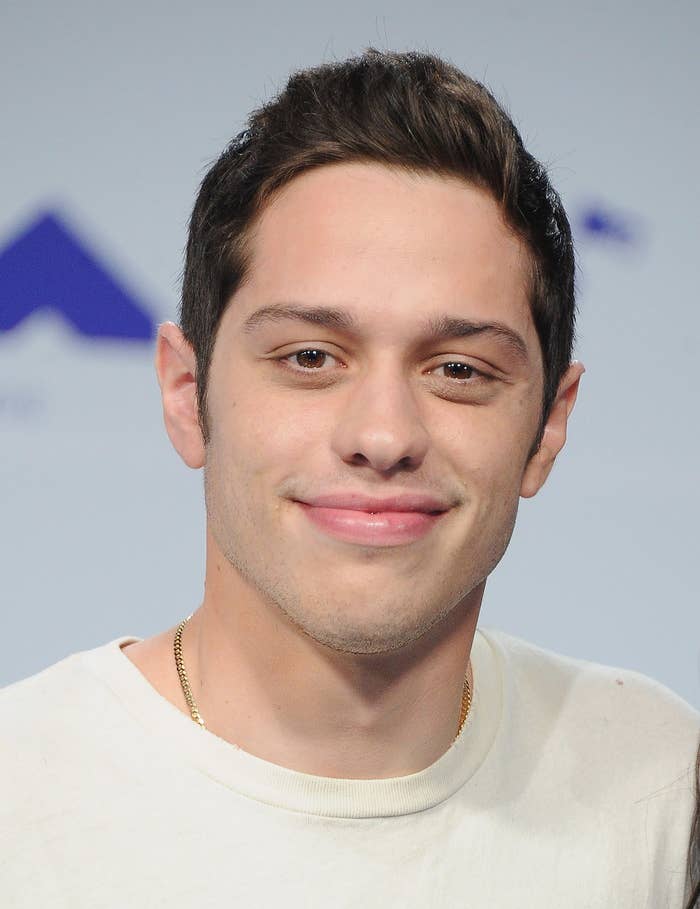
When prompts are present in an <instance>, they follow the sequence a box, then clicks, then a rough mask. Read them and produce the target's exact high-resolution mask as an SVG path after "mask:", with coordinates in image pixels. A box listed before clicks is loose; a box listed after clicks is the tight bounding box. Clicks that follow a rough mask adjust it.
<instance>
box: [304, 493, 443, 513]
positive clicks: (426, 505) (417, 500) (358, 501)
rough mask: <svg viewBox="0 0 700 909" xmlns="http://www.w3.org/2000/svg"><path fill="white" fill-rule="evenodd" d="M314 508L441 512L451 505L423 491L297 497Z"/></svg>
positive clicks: (326, 494)
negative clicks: (372, 494) (371, 494)
mask: <svg viewBox="0 0 700 909" xmlns="http://www.w3.org/2000/svg"><path fill="white" fill-rule="evenodd" d="M297 501H298V502H302V503H304V504H305V505H314V506H315V507H316V508H345V509H347V510H348V511H370V512H380V511H424V512H426V513H429V512H442V511H447V510H448V509H449V508H451V507H452V506H451V505H450V504H448V503H447V502H445V501H444V500H443V499H436V498H435V497H434V496H431V495H426V494H424V493H413V492H411V493H395V494H394V495H390V496H382V497H381V498H379V497H378V496H367V495H364V494H363V493H359V492H331V493H325V494H324V495H319V496H309V497H307V498H304V499H297Z"/></svg>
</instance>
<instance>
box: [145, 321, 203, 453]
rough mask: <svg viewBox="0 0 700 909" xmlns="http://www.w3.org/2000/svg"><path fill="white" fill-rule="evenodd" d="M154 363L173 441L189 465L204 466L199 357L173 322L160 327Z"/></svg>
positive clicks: (165, 417)
mask: <svg viewBox="0 0 700 909" xmlns="http://www.w3.org/2000/svg"><path fill="white" fill-rule="evenodd" d="M155 367H156V373H157V375H158V383H159V385H160V390H161V397H162V400H163V419H164V421H165V428H166V429H167V431H168V436H169V437H170V441H171V442H172V443H173V446H174V448H175V450H176V451H177V453H178V454H179V455H180V457H181V458H182V460H183V461H184V462H185V464H187V466H188V467H193V468H199V467H203V466H204V456H205V451H204V440H203V438H202V430H201V427H200V425H199V414H198V409H197V384H196V379H195V376H196V369H197V361H196V357H195V355H194V351H193V350H192V346H191V345H190V344H189V342H188V341H187V340H186V339H185V337H184V335H183V334H182V331H181V330H180V329H179V328H178V326H177V325H175V323H174V322H164V323H163V324H162V325H161V326H160V327H159V329H158V338H157V340H156V356H155Z"/></svg>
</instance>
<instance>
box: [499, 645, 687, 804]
mask: <svg viewBox="0 0 700 909" xmlns="http://www.w3.org/2000/svg"><path fill="white" fill-rule="evenodd" d="M482 633H483V634H484V637H485V638H486V640H487V641H488V643H489V644H490V645H491V647H492V649H493V651H494V653H495V654H496V657H497V659H498V660H499V661H500V664H501V671H502V677H503V685H504V706H505V709H506V710H508V711H509V713H510V715H511V718H512V720H513V723H514V725H515V726H516V728H520V729H521V732H522V734H523V735H524V736H525V737H526V738H529V739H530V741H532V742H537V744H538V747H541V748H543V749H545V750H547V749H549V750H552V751H553V752H554V753H555V754H556V758H555V759H554V760H556V761H558V762H559V764H560V765H561V764H563V765H564V766H566V765H568V766H569V768H570V771H571V772H572V773H573V772H575V773H577V774H578V775H579V779H580V782H581V785H583V784H584V782H585V780H586V779H587V778H593V777H595V779H596V786H597V787H598V788H599V787H600V784H601V777H603V776H605V777H606V778H607V779H608V780H609V781H610V784H611V785H616V786H619V787H620V790H621V791H624V789H625V788H626V787H627V786H630V787H632V788H633V789H634V790H635V791H637V792H639V793H640V794H643V793H649V794H651V793H653V792H656V791H657V790H659V789H663V788H664V787H670V789H673V790H679V791H681V792H682V793H683V794H684V795H683V797H684V798H686V797H687V796H688V795H689V793H690V792H691V790H692V778H693V771H694V766H695V756H696V754H697V749H698V745H699V743H700V714H699V713H698V711H697V710H695V709H694V708H693V707H692V706H691V705H690V704H688V703H687V702H686V701H684V700H683V699H682V698H681V697H679V695H677V694H676V693H675V692H673V691H671V690H670V689H669V688H667V687H666V686H665V685H662V684H661V683H660V682H657V681H655V680H654V679H652V678H649V677H648V676H646V675H644V674H643V673H640V672H636V671H634V670H630V669H622V668H620V667H615V666H606V665H602V664H600V663H595V662H590V661H586V660H581V659H576V658H573V657H569V656H565V655H563V654H559V653H555V652H554V651H551V650H548V649H546V648H544V647H539V646H537V645H535V644H532V643H529V642H527V641H524V640H522V639H520V638H516V637H514V636H512V635H508V634H506V633H504V632H502V631H497V630H495V629H482Z"/></svg>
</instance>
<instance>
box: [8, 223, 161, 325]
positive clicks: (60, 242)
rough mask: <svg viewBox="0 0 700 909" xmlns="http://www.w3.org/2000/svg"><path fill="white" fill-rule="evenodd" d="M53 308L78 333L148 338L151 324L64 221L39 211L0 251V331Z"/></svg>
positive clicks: (145, 314)
mask: <svg viewBox="0 0 700 909" xmlns="http://www.w3.org/2000/svg"><path fill="white" fill-rule="evenodd" d="M38 310H53V311H54V312H57V313H60V314H61V316H62V317H63V318H64V319H65V320H66V321H67V322H69V323H70V325H71V326H72V327H73V328H74V329H75V330H76V331H77V332H78V333H79V334H81V335H84V336H86V337H89V338H117V339H119V340H122V341H149V340H151V338H153V336H154V334H155V325H154V322H153V319H152V317H151V316H150V314H149V313H148V310H147V309H146V308H145V307H144V306H142V304H141V303H140V302H138V301H137V300H135V299H134V298H133V297H132V296H131V295H130V294H129V293H128V292H127V291H126V290H125V289H124V288H123V287H122V286H121V285H120V284H119V283H118V281H117V280H116V279H115V278H114V277H113V276H112V275H111V274H110V273H109V271H108V270H107V268H106V267H105V266H104V265H103V264H102V263H101V262H100V261H99V260H98V259H97V258H96V257H95V255H94V254H93V253H92V252H91V251H90V250H89V249H87V248H86V246H85V244H84V243H83V241H82V240H81V239H79V238H78V237H77V236H76V235H75V234H74V233H73V232H72V231H71V229H70V228H69V227H68V226H67V225H66V223H65V222H63V221H61V219H60V218H59V217H58V216H57V215H56V214H53V213H51V212H49V213H47V214H44V215H42V216H41V217H39V218H38V219H37V220H36V221H34V222H33V223H32V224H31V225H30V227H29V228H28V229H27V230H25V231H24V232H23V233H22V234H20V236H18V237H15V238H14V239H13V240H12V241H11V242H10V244H9V245H8V246H6V247H5V248H4V249H3V250H1V251H0V332H7V331H11V330H12V329H13V328H15V327H16V326H17V325H19V324H20V323H21V322H23V321H24V320H25V319H26V318H27V317H28V316H30V315H32V313H35V312H37V311H38Z"/></svg>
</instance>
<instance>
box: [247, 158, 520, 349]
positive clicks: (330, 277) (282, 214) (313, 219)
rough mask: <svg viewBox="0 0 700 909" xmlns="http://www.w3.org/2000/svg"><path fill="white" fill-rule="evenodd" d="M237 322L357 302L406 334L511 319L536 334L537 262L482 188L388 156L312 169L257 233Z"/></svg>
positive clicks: (274, 205)
mask: <svg viewBox="0 0 700 909" xmlns="http://www.w3.org/2000/svg"><path fill="white" fill-rule="evenodd" d="M249 249H250V253H251V259H250V269H249V272H248V275H247V279H246V282H245V284H244V285H243V287H242V288H241V289H240V290H239V291H238V292H237V294H236V306H235V307H232V308H231V309H233V310H234V311H235V313H236V316H235V318H236V320H237V321H239V320H240V324H243V322H244V321H245V319H246V318H247V317H248V316H250V314H251V313H252V312H253V311H254V310H255V308H257V307H259V306H260V305H262V304H270V303H287V302H291V301H293V302H294V303H306V304H307V305H309V306H328V307H338V308H342V309H345V310H349V311H351V312H352V314H353V315H354V316H355V317H356V320H357V321H358V323H359V324H361V325H363V326H365V327H366V328H367V330H368V331H369V332H371V333H372V334H373V335H382V334H386V335H387V337H389V336H391V337H392V338H395V339H398V338H400V335H401V334H402V333H403V334H406V335H410V333H411V331H412V330H413V328H414V327H417V326H419V325H424V324H425V320H426V318H430V317H442V316H444V315H445V314H449V315H452V316H454V317H463V318H471V319H474V320H482V321H498V322H501V323H504V324H509V325H511V327H512V328H513V329H515V330H517V331H518V332H519V333H521V334H523V335H524V336H525V337H526V340H528V342H534V343H535V344H536V343H537V341H536V335H535V333H534V325H533V323H532V318H531V315H530V307H529V302H528V290H529V280H530V279H529V275H530V258H529V253H528V251H527V249H526V247H525V245H524V243H523V242H522V241H521V240H520V239H519V238H518V237H517V236H516V235H515V234H514V233H513V232H512V231H511V230H510V229H509V228H508V226H507V225H506V224H505V223H504V221H503V218H502V215H501V212H500V210H499V208H498V206H497V204H496V203H495V202H494V200H493V199H492V198H491V197H490V195H488V194H487V193H486V192H484V191H483V190H481V189H479V188H477V187H475V186H473V185H470V184H468V183H466V182H465V181H463V180H459V179H457V178H453V177H443V176H439V175H436V174H415V173H408V172H405V171H403V170H399V169H395V168H388V167H385V166H383V165H379V164H366V163H351V164H348V163H343V164H336V165H330V166H323V167H319V168H316V169H313V170H309V171H306V172H304V173H303V174H301V175H300V176H298V177H296V178H294V179H293V180H292V181H291V182H290V183H288V184H287V185H286V186H284V187H283V188H282V189H281V190H280V191H279V192H278V193H277V194H276V195H275V196H274V197H273V199H272V200H271V201H270V202H269V203H268V204H267V205H266V207H265V208H264V209H263V212H262V214H261V215H260V217H259V218H258V220H257V222H256V224H255V226H254V229H253V231H252V232H251V235H250V243H249Z"/></svg>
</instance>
